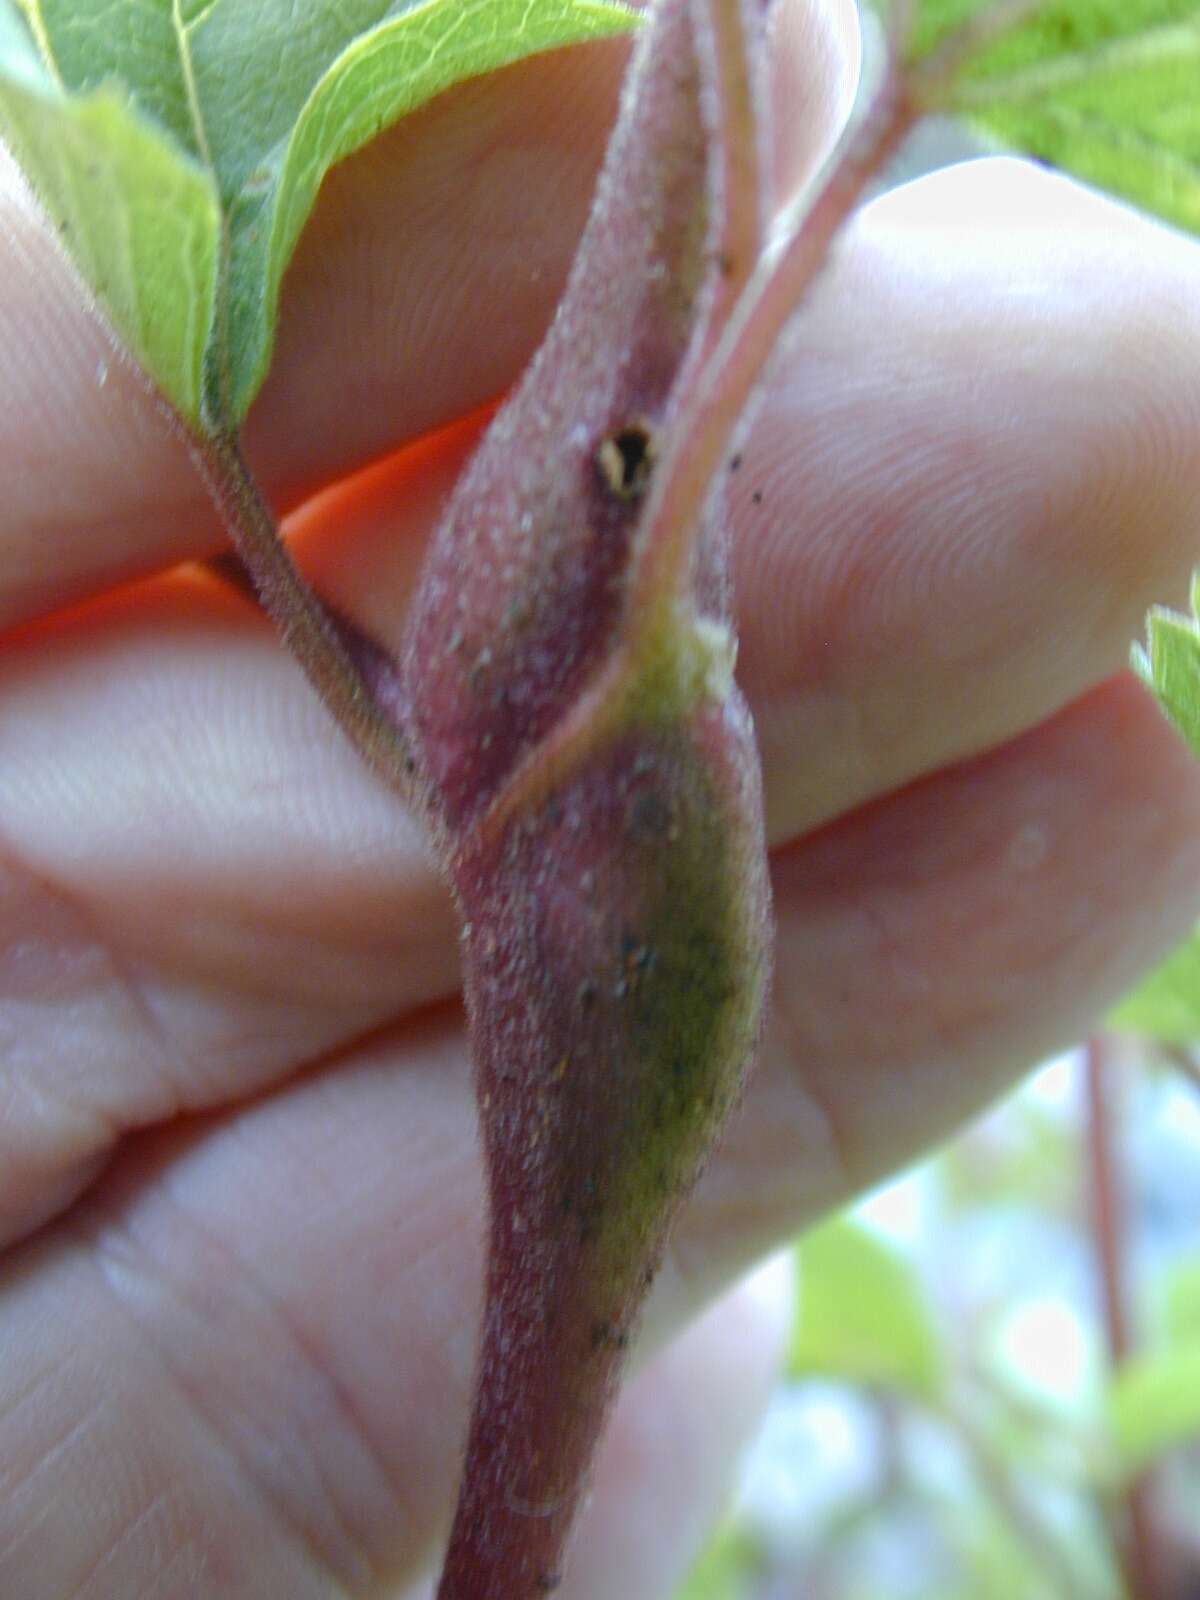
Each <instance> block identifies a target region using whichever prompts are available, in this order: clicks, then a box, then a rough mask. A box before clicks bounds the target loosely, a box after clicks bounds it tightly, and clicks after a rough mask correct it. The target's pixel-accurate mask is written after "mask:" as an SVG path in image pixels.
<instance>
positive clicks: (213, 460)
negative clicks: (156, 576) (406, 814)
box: [189, 434, 414, 803]
mask: <svg viewBox="0 0 1200 1600" xmlns="http://www.w3.org/2000/svg"><path fill="white" fill-rule="evenodd" d="M189 444H190V446H191V449H192V451H193V454H194V456H195V458H196V461H197V464H198V466H199V468H200V471H201V473H202V474H203V476H204V479H205V482H206V483H207V485H208V488H209V492H210V493H211V495H212V497H213V500H214V501H215V503H216V505H217V508H218V510H219V511H220V513H221V517H222V520H223V521H224V523H225V526H226V528H227V530H228V532H229V535H230V537H231V539H232V541H233V544H234V547H235V549H236V551H237V554H238V555H239V556H240V557H241V560H242V562H243V563H244V565H245V568H246V570H247V571H248V573H249V574H250V577H251V579H252V580H253V584H254V589H255V592H256V594H257V596H258V599H259V601H260V602H261V603H262V606H263V608H264V610H265V611H266V612H267V614H268V615H269V616H270V617H271V618H272V620H273V621H274V622H275V623H276V625H277V626H278V628H279V631H280V633H281V634H282V636H283V641H284V644H285V645H286V646H287V648H288V650H289V651H290V652H291V654H292V655H293V656H294V657H295V658H296V660H297V661H298V662H299V663H300V666H301V667H302V668H303V670H304V672H305V675H306V676H307V677H308V679H309V681H310V682H311V683H312V685H313V687H314V688H315V689H316V691H317V693H318V694H319V695H320V697H321V699H322V700H323V701H324V703H325V706H326V708H327V709H328V711H329V712H330V714H331V715H332V717H333V718H334V720H335V721H336V722H337V724H338V726H339V727H340V728H341V730H342V732H343V733H344V734H345V735H346V737H347V738H348V739H349V740H350V742H351V744H353V746H354V747H355V749H356V750H357V751H358V753H359V754H360V755H361V756H362V757H363V759H364V760H365V761H366V762H367V764H368V765H369V766H370V767H371V768H372V769H373V770H374V771H375V772H377V773H378V774H379V775H380V776H381V777H382V778H383V779H384V780H385V781H386V782H387V783H388V784H390V786H391V787H392V788H393V789H395V790H396V791H397V793H398V794H399V795H400V796H401V798H402V799H404V800H405V801H407V802H410V803H411V802H412V800H413V799H414V792H413V790H414V784H413V772H414V764H413V761H412V758H411V756H410V754H409V752H408V748H407V744H406V741H405V738H404V734H403V732H402V731H401V729H400V728H399V727H398V726H397V724H396V722H395V721H394V720H393V719H392V718H391V717H389V716H388V715H387V714H386V713H385V711H384V710H383V708H382V706H381V705H380V703H379V701H378V699H377V697H376V694H375V692H374V690H373V688H372V686H371V683H370V681H369V678H368V676H367V674H366V672H365V671H364V663H360V662H359V661H357V660H356V659H355V655H354V652H353V649H352V645H351V642H350V635H349V630H348V629H346V628H343V627H342V626H341V625H339V623H338V621H337V619H336V618H335V617H334V615H333V613H332V612H331V611H330V610H329V609H328V607H327V606H326V605H325V604H324V602H323V601H322V600H321V599H320V597H319V596H318V595H317V594H316V593H315V591H314V590H313V589H312V587H311V586H310V585H309V584H308V583H307V581H306V580H305V578H304V577H303V575H302V574H301V573H300V571H299V570H298V569H297V567H296V565H295V563H294V562H293V560H292V558H291V556H290V554H289V553H288V549H287V546H286V545H285V544H284V542H283V540H282V539H281V537H280V534H279V527H278V524H277V523H276V521H275V517H274V515H273V514H272V512H271V509H270V507H269V506H268V505H267V503H266V500H265V499H264V498H263V494H262V491H261V489H260V488H259V486H258V482H257V480H256V479H255V477H254V474H253V473H252V472H251V470H250V468H249V467H248V466H247V464H246V461H245V458H244V457H243V455H242V452H241V448H240V445H239V443H238V440H237V437H236V435H233V434H226V435H218V436H215V437H211V438H209V439H205V440H203V441H200V442H197V441H195V440H189Z"/></svg>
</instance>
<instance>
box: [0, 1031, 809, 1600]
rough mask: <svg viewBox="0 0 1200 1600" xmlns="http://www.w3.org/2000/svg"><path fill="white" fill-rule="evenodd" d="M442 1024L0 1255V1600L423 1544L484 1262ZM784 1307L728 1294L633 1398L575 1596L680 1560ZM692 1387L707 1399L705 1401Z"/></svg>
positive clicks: (434, 1528)
mask: <svg viewBox="0 0 1200 1600" xmlns="http://www.w3.org/2000/svg"><path fill="white" fill-rule="evenodd" d="M456 1041H457V1034H456V1031H455V1030H454V1029H453V1027H450V1028H447V1027H446V1026H445V1025H441V1026H437V1025H427V1026H425V1027H424V1028H423V1029H410V1030H409V1032H408V1035H407V1038H406V1041H405V1047H404V1049H403V1050H398V1049H397V1047H396V1045H395V1044H392V1045H391V1046H386V1047H380V1048H376V1049H375V1050H373V1051H370V1052H365V1053H364V1054H363V1056H362V1057H361V1058H360V1060H359V1062H358V1063H357V1064H356V1065H353V1066H350V1067H348V1068H347V1070H346V1071H345V1072H344V1073H339V1074H337V1075H333V1076H323V1077H314V1078H312V1079H310V1080H309V1081H308V1082H306V1083H305V1084H304V1085H303V1086H301V1087H300V1088H299V1089H298V1090H297V1091H296V1092H295V1094H293V1095H289V1096H284V1097H278V1098H275V1099H272V1100H269V1101H264V1102H262V1103H260V1104H259V1105H258V1106H256V1107H254V1108H253V1109H251V1110H249V1111H247V1112H246V1113H244V1114H243V1116H242V1117H240V1118H236V1117H235V1118H225V1119H222V1120H220V1121H219V1122H217V1123H214V1124H213V1125H212V1126H210V1127H209V1128H207V1129H200V1130H197V1132H196V1133H193V1134H191V1135H190V1136H189V1135H184V1136H182V1137H181V1136H179V1135H178V1134H176V1135H172V1136H169V1137H159V1138H156V1139H154V1140H152V1141H149V1142H148V1143H147V1144H146V1145H145V1147H144V1148H143V1150H142V1152H141V1156H140V1159H139V1160H138V1161H136V1162H134V1163H130V1164H129V1166H128V1167H127V1169H126V1170H125V1172H124V1173H123V1174H122V1175H121V1176H120V1178H119V1179H118V1178H116V1177H114V1179H113V1180H111V1181H109V1182H107V1183H106V1185H105V1186H104V1188H103V1189H102V1190H100V1191H98V1192H97V1195H96V1199H95V1204H94V1205H89V1206H88V1208H87V1209H86V1210H84V1211H82V1212H80V1213H79V1214H78V1215H77V1217H76V1220H75V1222H74V1224H73V1225H72V1226H70V1227H66V1226H60V1227H59V1228H57V1229H56V1230H53V1231H52V1232H51V1233H49V1234H47V1235H46V1236H45V1237H43V1239H42V1240H41V1241H40V1242H39V1243H38V1244H37V1245H36V1246H29V1247H27V1249H26V1250H25V1251H24V1252H23V1253H22V1254H20V1255H18V1256H16V1257H14V1258H12V1259H11V1260H10V1262H9V1264H8V1267H7V1269H6V1270H5V1271H4V1272H3V1274H2V1275H0V1303H2V1304H3V1310H4V1316H5V1329H6V1349H7V1350H8V1351H9V1352H10V1357H9V1359H8V1360H6V1362H5V1367H4V1373H3V1376H2V1377H0V1441H2V1445H3V1448H2V1449H0V1463H2V1465H0V1488H2V1490H3V1492H2V1493H0V1592H3V1593H6V1594H7V1593H12V1594H20V1595H21V1596H22V1597H24V1600H61V1597H62V1596H63V1595H66V1594H77V1593H80V1594H81V1593H86V1592H88V1583H89V1581H90V1582H92V1584H93V1589H94V1592H96V1593H102V1594H125V1593H132V1592H134V1591H135V1590H136V1589H137V1588H138V1586H139V1584H140V1583H142V1582H144V1579H145V1575H146V1573H147V1572H148V1571H154V1572H155V1573H156V1574H158V1573H160V1572H165V1573H166V1574H168V1575H178V1577H179V1581H180V1584H181V1586H186V1589H187V1592H188V1593H189V1594H191V1595H195V1596H197V1597H201V1596H206V1595H210V1594H211V1595H214V1596H215V1595H218V1594H219V1595H221V1596H222V1597H225V1596H230V1597H234V1600H237V1597H239V1596H243V1595H244V1596H259V1595H263V1594H287V1595H289V1596H295V1597H297V1600H303V1597H304V1596H307V1595H314V1596H317V1595H321V1596H324V1595H327V1594H328V1593H329V1592H331V1590H332V1591H335V1592H339V1593H341V1592H347V1593H354V1594H359V1593H364V1594H373V1593H379V1592H381V1591H387V1592H390V1591H391V1589H392V1587H393V1586H394V1585H396V1584H398V1583H400V1582H403V1581H405V1580H409V1579H412V1578H414V1577H415V1576H416V1575H417V1573H418V1572H419V1571H420V1570H421V1569H422V1568H423V1567H424V1566H425V1565H426V1564H427V1563H428V1562H429V1560H430V1559H431V1557H432V1556H433V1555H434V1552H435V1549H436V1545H437V1541H438V1539H439V1537H440V1536H441V1534H442V1531H443V1530H444V1526H445V1524H446V1521H447V1519H448V1516H449V1510H450V1502H451V1496H452V1492H453V1485H454V1478H455V1474H456V1472H457V1469H458V1461H459V1456H460V1451H461V1438H462V1434H463V1430H464V1427H465V1420H466V1406H467V1400H468V1394H469V1388H470V1378H471V1369H472V1365H473V1359H474V1324H475V1321H476V1319H477V1310H476V1307H477V1301H478V1281H479V1276H480V1272H481V1261H480V1252H479V1243H480V1240H479V1236H478V1230H477V1226H476V1224H477V1219H478V1212H477V1202H478V1190H477V1187H476V1182H475V1177H476V1174H475V1152H474V1149H473V1141H472V1140H471V1139H470V1138H469V1137H467V1138H464V1137H462V1134H463V1132H464V1128H463V1118H462V1117H461V1115H460V1113H461V1111H462V1109H463V1107H464V1105H465V1099H466V1095H467V1083H466V1073H465V1070H464V1068H465V1063H464V1062H463V1060H462V1057H461V1053H460V1052H459V1050H458V1047H457V1042H456ZM448 1052H449V1053H448ZM322 1124H323V1125H324V1130H325V1131H324V1132H322V1131H321V1129H322ZM331 1132H335V1134H336V1137H334V1138H332V1139H331V1137H330V1133H331ZM239 1213H240V1220H238V1217H239ZM314 1270H315V1273H316V1275H315V1276H312V1277H311V1278H310V1277H309V1274H311V1273H313V1272H314ZM781 1309H782V1308H781V1306H780V1304H779V1298H778V1294H777V1292H773V1293H769V1294H767V1293H764V1287H763V1286H762V1285H761V1284H760V1285H759V1286H758V1288H757V1290H756V1291H754V1292H749V1293H748V1292H746V1291H743V1292H742V1293H740V1294H738V1295H737V1296H735V1297H734V1299H733V1302H732V1303H731V1304H727V1305H726V1306H724V1307H723V1308H721V1310H720V1311H719V1312H718V1313H717V1315H716V1317H715V1318H714V1319H713V1321H711V1322H709V1323H708V1325H707V1326H706V1327H705V1326H702V1327H701V1328H700V1329H698V1330H696V1332H695V1333H694V1334H693V1335H691V1336H690V1338H689V1340H688V1341H687V1343H685V1344H684V1346H683V1347H682V1348H681V1349H680V1350H678V1351H676V1352H673V1353H672V1354H670V1355H668V1356H666V1357H665V1358H664V1359H663V1361H662V1363H661V1364H658V1365H657V1370H656V1371H654V1370H653V1369H652V1370H651V1371H648V1372H647V1373H646V1375H645V1377H644V1380H643V1381H642V1383H641V1386H640V1388H639V1390H638V1391H636V1392H635V1393H634V1394H632V1395H631V1396H629V1397H628V1399H627V1400H626V1403H625V1408H624V1416H623V1420H621V1421H620V1422H619V1423H618V1425H617V1429H616V1431H615V1433H614V1435H613V1437H612V1439H611V1441H610V1444H609V1447H608V1454H607V1458H606V1460H605V1461H604V1462H603V1463H602V1464H601V1467H600V1475H599V1478H598V1481H597V1490H596V1497H595V1500H594V1502H593V1508H592V1512H591V1518H590V1520H591V1524H592V1526H591V1529H590V1531H589V1530H588V1527H587V1526H586V1524H585V1528H584V1530H583V1533H582V1535H581V1540H582V1547H583V1548H582V1551H581V1557H580V1571H581V1573H582V1574H583V1579H582V1586H581V1587H580V1589H579V1591H578V1592H579V1593H580V1594H581V1595H586V1594H587V1593H589V1592H608V1593H612V1592H615V1591H614V1590H613V1589H611V1588H610V1589H607V1590H604V1589H596V1588H594V1587H593V1588H592V1589H591V1590H590V1591H589V1588H588V1587H587V1581H588V1580H587V1575H588V1574H589V1573H590V1574H591V1580H592V1581H593V1583H598V1582H600V1581H601V1580H602V1579H607V1578H609V1577H613V1576H615V1575H616V1574H624V1575H625V1576H628V1575H629V1573H630V1571H631V1570H633V1568H634V1567H635V1565H636V1564H638V1563H639V1562H640V1565H641V1569H642V1581H643V1582H645V1579H646V1576H647V1574H649V1575H653V1574H654V1573H655V1572H657V1573H660V1574H671V1575H673V1574H674V1573H675V1572H676V1571H677V1570H678V1568H679V1566H680V1565H681V1564H682V1563H683V1562H685V1561H686V1560H687V1558H688V1556H689V1555H690V1553H691V1551H692V1550H693V1549H694V1546H695V1542H696V1540H697V1537H698V1534H699V1533H700V1531H701V1529H702V1527H703V1525H704V1523H705V1522H706V1521H707V1520H708V1519H709V1518H711V1516H712V1515H713V1512H714V1510H715V1502H716V1501H717V1499H718V1497H719V1495H720V1492H721V1489H722V1486H723V1483H724V1481H725V1480H726V1474H727V1472H728V1468H729V1462H730V1458H731V1455H732V1452H733V1451H734V1450H735V1449H736V1447H737V1445H738V1443H739V1442H740V1441H741V1439H743V1438H744V1437H745V1432H746V1429H747V1427H748V1426H749V1425H750V1424H751V1423H752V1421H753V1418H754V1416H755V1414H756V1412H757V1411H758V1410H759V1409H761V1406H762V1404H763V1401H764V1399H765V1392H766V1390H767V1388H768V1387H769V1383H770V1378H771V1375H772V1371H773V1368H774V1366H775V1363H776V1361H777V1359H778V1352H779V1344H780V1337H781V1333H782V1328H781V1322H782V1321H783V1320H784V1319H783V1317H781ZM80 1326H85V1327H86V1328H87V1339H86V1341H81V1340H80V1338H79V1328H80ZM702 1379H704V1380H707V1381H708V1382H710V1383H711V1382H714V1381H719V1383H720V1390H719V1391H718V1392H715V1393H714V1392H712V1391H710V1390H704V1391H703V1392H704V1393H705V1396H706V1398H705V1402H704V1404H703V1405H698V1404H697V1403H696V1396H697V1393H698V1392H699V1391H698V1389H697V1384H699V1383H700V1382H701V1380H702ZM665 1456H670V1458H671V1459H672V1461H673V1463H674V1465H673V1469H672V1472H671V1473H670V1474H667V1473H665V1472H661V1471H660V1464H661V1463H662V1462H663V1459H664V1457H665ZM97 1462H102V1463H103V1464H104V1468H103V1472H102V1473H99V1474H98V1473H97V1471H96V1463H97ZM672 1478H674V1479H675V1480H676V1481H674V1482H672ZM659 1479H661V1481H657V1482H655V1484H654V1487H653V1488H651V1482H652V1480H659ZM639 1486H640V1487H641V1488H642V1489H644V1490H645V1491H646V1493H647V1495H648V1497H649V1498H648V1499H647V1500H646V1502H645V1503H643V1504H642V1506H641V1509H640V1511H639V1512H638V1514H637V1516H636V1518H635V1517H633V1516H630V1517H629V1518H628V1519H626V1518H625V1517H624V1514H623V1512H624V1510H629V1509H630V1508H631V1505H632V1503H633V1496H634V1492H635V1490H636V1489H637V1488H638V1487H639ZM688 1491H692V1492H694V1494H695V1496H696V1499H695V1502H694V1503H691V1504H689V1503H687V1502H688ZM64 1505H70V1506H71V1508H72V1512H71V1516H70V1518H64V1517H63V1516H62V1512H61V1508H62V1507H63V1506H64ZM655 1511H657V1513H658V1514H659V1516H658V1518H657V1519H655V1521H657V1524H658V1525H657V1527H656V1528H655V1526H654V1522H652V1521H650V1520H649V1519H651V1518H653V1515H654V1513H655ZM648 1522H649V1526H648ZM616 1523H623V1526H622V1527H621V1529H620V1532H619V1533H618V1531H617V1528H616V1526H615V1524H616ZM649 1532H655V1533H656V1534H657V1540H656V1542H654V1543H651V1545H650V1546H649V1548H647V1549H644V1550H641V1554H640V1557H639V1548H640V1545H641V1540H642V1535H643V1533H649ZM163 1581H164V1582H165V1579H164V1580H163ZM621 1592H625V1591H623V1590H622V1591H621ZM629 1592H631V1593H637V1592H639V1591H638V1589H637V1587H636V1586H634V1587H632V1588H631V1590H630V1591H629ZM646 1592H647V1593H649V1592H651V1591H650V1590H649V1589H647V1591H646Z"/></svg>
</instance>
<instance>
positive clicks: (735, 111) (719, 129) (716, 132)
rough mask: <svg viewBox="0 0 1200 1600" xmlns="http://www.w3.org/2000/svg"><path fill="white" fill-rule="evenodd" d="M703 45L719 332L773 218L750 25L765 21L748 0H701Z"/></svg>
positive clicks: (763, 101) (762, 96)
mask: <svg viewBox="0 0 1200 1600" xmlns="http://www.w3.org/2000/svg"><path fill="white" fill-rule="evenodd" d="M693 13H694V16H695V24H696V26H695V33H696V48H697V51H699V52H706V53H707V54H708V56H709V60H708V62H707V63H706V65H707V72H706V74H705V77H706V80H707V84H708V86H710V88H711V93H710V94H709V95H707V96H706V100H707V101H708V102H709V103H710V104H711V110H712V122H713V126H712V128H711V131H710V148H711V149H712V150H713V151H714V153H715V164H716V169H717V170H716V173H715V179H716V182H715V185H714V187H715V189H716V193H717V205H718V209H719V223H718V234H717V243H716V250H717V261H718V264H719V266H720V273H721V276H720V284H719V288H718V293H717V302H716V305H715V306H714V308H713V314H712V324H711V327H712V333H713V335H714V336H715V335H716V334H719V332H720V330H721V329H722V328H723V327H724V326H725V323H726V322H727V321H728V319H729V315H730V313H731V312H732V311H733V308H734V307H735V306H736V304H737V302H738V299H739V298H740V296H741V294H742V291H743V289H744V288H745V287H746V284H747V283H748V282H749V281H750V275H751V273H752V272H753V271H754V268H755V266H756V264H757V263H758V260H759V255H760V252H761V249H762V239H763V231H764V228H765V226H766V220H767V219H766V216H765V208H766V203H767V202H766V182H765V173H764V166H765V159H764V156H765V150H766V144H767V139H766V130H767V126H768V124H767V118H768V115H769V107H768V105H767V95H766V88H765V84H764V83H763V82H762V81H761V78H762V73H761V72H760V71H756V67H758V66H759V65H761V61H760V58H761V54H762V52H761V51H752V50H751V48H750V40H749V38H748V37H747V32H748V30H749V29H750V28H753V27H756V26H761V24H759V23H758V21H757V19H756V18H754V17H751V16H748V15H747V6H746V4H745V0H697V3H696V5H695V6H694V8H693Z"/></svg>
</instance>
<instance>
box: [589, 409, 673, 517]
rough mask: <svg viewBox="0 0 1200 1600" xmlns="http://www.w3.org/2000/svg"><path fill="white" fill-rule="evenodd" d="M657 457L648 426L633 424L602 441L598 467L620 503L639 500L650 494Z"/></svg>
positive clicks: (638, 423)
mask: <svg viewBox="0 0 1200 1600" xmlns="http://www.w3.org/2000/svg"><path fill="white" fill-rule="evenodd" d="M657 455H658V449H657V446H656V444H655V440H654V435H653V433H652V432H651V431H650V429H649V428H648V427H647V426H646V424H645V423H644V422H630V423H627V424H626V426H625V427H623V428H618V429H617V430H616V432H614V433H610V434H607V435H606V436H605V437H604V438H603V439H602V440H601V441H600V446H599V448H598V449H597V451H596V467H597V470H598V471H599V473H600V477H601V479H602V481H603V483H604V485H605V487H606V488H607V489H609V490H610V491H611V492H612V493H613V494H615V495H616V496H617V498H618V499H619V500H637V499H639V498H640V497H641V496H642V495H643V494H644V493H645V492H646V485H647V484H648V483H649V482H650V473H651V471H652V470H653V467H654V462H655V460H656V458H657Z"/></svg>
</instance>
